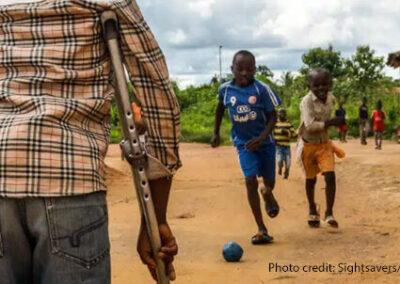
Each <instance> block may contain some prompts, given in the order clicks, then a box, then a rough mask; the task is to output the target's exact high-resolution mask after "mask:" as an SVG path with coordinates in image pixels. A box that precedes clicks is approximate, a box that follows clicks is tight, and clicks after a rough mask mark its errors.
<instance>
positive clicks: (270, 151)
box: [257, 144, 285, 218]
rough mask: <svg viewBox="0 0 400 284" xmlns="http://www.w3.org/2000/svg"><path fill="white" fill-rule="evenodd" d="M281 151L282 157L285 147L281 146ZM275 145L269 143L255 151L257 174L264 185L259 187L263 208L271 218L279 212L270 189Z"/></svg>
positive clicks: (273, 172) (272, 184)
mask: <svg viewBox="0 0 400 284" xmlns="http://www.w3.org/2000/svg"><path fill="white" fill-rule="evenodd" d="M281 150H282V151H281V153H282V155H283V157H282V158H283V159H284V158H285V157H284V153H285V151H284V150H285V149H284V147H282V148H281ZM274 153H275V145H274V144H269V145H267V146H264V147H262V148H261V149H259V150H258V151H257V155H258V160H259V168H258V176H262V177H263V181H264V185H263V187H262V188H261V194H262V196H263V199H264V202H265V209H266V211H267V214H268V216H270V217H271V218H274V217H276V216H277V215H278V214H279V205H278V202H277V201H276V200H275V197H274V195H273V194H272V190H273V189H274V187H275V165H276V163H275V161H274Z"/></svg>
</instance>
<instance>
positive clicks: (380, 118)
mask: <svg viewBox="0 0 400 284" xmlns="http://www.w3.org/2000/svg"><path fill="white" fill-rule="evenodd" d="M371 118H372V121H373V123H374V132H375V149H377V150H382V133H383V131H384V130H385V118H386V114H385V112H384V111H383V110H382V102H381V100H379V101H378V102H377V103H376V110H374V111H373V112H372V116H371Z"/></svg>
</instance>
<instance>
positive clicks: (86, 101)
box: [0, 0, 180, 197]
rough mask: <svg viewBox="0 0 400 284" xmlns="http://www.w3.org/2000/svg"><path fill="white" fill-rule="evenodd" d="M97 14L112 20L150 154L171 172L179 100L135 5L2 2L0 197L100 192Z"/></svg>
mask: <svg viewBox="0 0 400 284" xmlns="http://www.w3.org/2000/svg"><path fill="white" fill-rule="evenodd" d="M27 2H29V0H27ZM105 10H113V11H115V12H116V13H117V15H118V18H119V24H120V30H121V49H122V52H123V54H124V60H125V64H126V66H127V70H128V73H129V76H130V80H131V82H132V83H133V86H134V89H135V93H136V94H137V96H138V98H139V100H140V102H141V104H142V112H143V113H142V117H143V120H144V122H145V123H146V124H147V126H148V139H149V140H148V151H149V155H151V156H153V157H154V158H156V160H158V161H159V162H160V164H161V165H163V166H164V167H165V169H167V170H168V172H170V173H171V174H173V173H174V171H175V170H176V169H177V168H179V167H180V161H179V156H178V139H179V107H178V103H177V100H176V97H175V95H174V93H173V90H172V88H171V85H170V82H169V78H168V77H169V75H168V70H167V66H166V64H165V59H164V56H163V54H162V52H161V50H160V48H159V46H158V44H157V42H156V40H155V39H154V36H153V34H152V33H151V31H150V29H149V27H148V26H147V24H146V22H145V21H144V19H143V17H142V15H141V12H140V10H139V8H138V6H137V4H136V3H135V2H133V1H132V0H113V1H107V0H104V2H99V1H93V0H43V1H40V2H36V3H35V2H34V3H23V4H13V5H5V6H4V5H3V6H1V5H0V196H6V197H27V196H33V197H39V196H40V197H45V196H66V195H78V194H86V193H90V192H94V191H99V190H106V182H105V164H104V158H105V155H106V152H107V146H108V144H109V134H110V105H111V100H112V97H113V95H114V88H113V86H112V85H111V81H112V80H111V79H112V74H110V65H111V64H110V58H109V55H108V53H107V49H106V45H105V43H104V40H103V38H102V30H101V22H100V15H101V13H102V12H103V11H105ZM153 160H154V159H153Z"/></svg>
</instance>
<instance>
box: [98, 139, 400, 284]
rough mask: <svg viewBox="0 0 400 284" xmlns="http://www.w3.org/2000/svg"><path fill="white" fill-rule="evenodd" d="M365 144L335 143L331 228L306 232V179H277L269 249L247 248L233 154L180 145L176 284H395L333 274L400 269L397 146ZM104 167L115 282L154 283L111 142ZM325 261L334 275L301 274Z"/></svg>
mask: <svg viewBox="0 0 400 284" xmlns="http://www.w3.org/2000/svg"><path fill="white" fill-rule="evenodd" d="M371 142H372V141H370V143H369V145H368V146H366V147H361V146H360V145H359V143H358V141H351V142H349V143H347V144H341V145H340V146H341V147H342V148H343V149H344V150H345V151H346V153H347V157H346V159H345V160H342V161H338V164H337V170H336V172H337V177H338V178H337V183H338V190H337V199H336V204H335V209H336V211H335V216H336V217H337V219H338V221H339V222H340V228H339V229H338V230H334V229H329V228H327V227H325V226H322V227H321V228H320V229H309V228H308V227H307V223H306V216H307V203H306V196H305V193H304V189H303V183H304V181H303V177H302V173H301V171H300V169H299V167H298V166H297V165H296V164H294V165H293V167H292V172H291V176H290V179H289V180H288V181H285V180H282V179H281V178H280V177H279V178H278V179H277V186H276V191H275V192H276V193H275V194H276V197H277V199H278V201H279V202H280V205H281V213H280V215H279V216H278V217H277V218H276V219H274V220H271V219H266V220H267V226H268V228H269V230H270V233H271V234H272V235H273V236H274V238H275V240H276V241H275V243H274V244H272V245H268V246H252V245H251V244H250V236H251V235H252V234H254V233H255V232H256V226H255V222H254V221H253V217H252V215H251V211H250V208H249V205H248V203H247V200H246V193H245V186H244V182H243V177H242V174H241V171H240V169H239V165H238V161H237V156H236V153H235V150H234V148H233V147H221V148H218V149H211V148H210V147H209V146H207V145H202V144H183V145H182V147H181V156H182V160H183V163H184V167H183V168H182V169H181V170H180V171H179V172H178V174H177V175H176V177H175V179H174V183H173V191H172V194H171V199H170V200H171V201H170V207H169V220H170V225H171V227H172V228H173V230H174V232H175V234H176V237H177V239H178V242H179V249H180V251H179V256H178V257H177V259H176V262H175V263H176V270H177V275H178V279H177V281H176V282H175V283H177V284H179V283H182V284H192V283H193V284H196V283H199V284H200V283H218V284H220V283H223V284H225V283H246V284H247V283H316V282H320V283H330V282H336V283H357V282H361V281H363V282H365V283H400V272H398V273H389V274H388V273H383V272H380V273H371V272H369V273H353V274H349V273H339V270H340V269H341V268H340V267H339V266H338V265H339V263H347V265H352V264H354V262H357V264H364V265H367V264H369V265H396V268H397V269H399V267H397V266H399V265H400V258H399V257H398V256H399V254H400V241H399V240H400V214H399V212H400V145H397V144H390V143H389V142H386V143H385V144H384V145H383V150H382V151H376V150H374V149H373V147H372V145H371ZM106 163H107V165H108V167H109V170H108V185H109V195H108V201H109V206H110V209H109V211H110V234H111V243H112V275H113V276H112V277H113V283H114V284H120V283H121V284H122V283H124V284H125V283H129V284H130V283H140V284H142V283H144V284H145V283H153V282H152V281H151V280H150V277H149V275H148V272H147V269H146V268H145V267H144V266H143V265H142V264H141V263H140V260H139V258H138V256H137V253H136V249H135V245H136V235H137V230H138V224H139V212H138V209H137V200H136V197H135V194H134V190H133V188H132V181H131V176H130V170H129V168H128V167H127V166H126V164H125V163H124V162H122V161H121V158H120V153H119V148H118V146H116V145H112V146H111V147H110V150H109V153H108V156H107V160H106ZM323 187H324V184H323V182H322V178H320V179H319V181H318V184H317V190H316V199H317V200H318V203H320V204H321V205H322V212H323V210H324V208H325V196H324V189H323ZM230 240H234V241H236V242H238V243H239V244H240V245H241V246H242V247H243V249H244V256H243V258H242V261H241V262H240V263H226V262H225V261H224V260H223V259H222V256H221V250H222V246H223V244H224V243H226V242H228V241H230ZM269 263H277V264H279V265H281V266H283V265H290V264H292V265H297V266H298V267H299V269H300V271H299V272H275V271H271V272H270V271H269V270H268V266H269ZM323 263H327V264H332V265H335V266H336V269H335V272H334V273H329V272H314V273H310V272H304V271H303V266H304V265H321V264H323ZM282 268H283V269H284V267H282Z"/></svg>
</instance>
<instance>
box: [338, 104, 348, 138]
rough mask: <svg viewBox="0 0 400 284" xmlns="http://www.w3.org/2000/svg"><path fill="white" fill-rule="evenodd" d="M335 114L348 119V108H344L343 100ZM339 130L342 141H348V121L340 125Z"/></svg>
mask: <svg viewBox="0 0 400 284" xmlns="http://www.w3.org/2000/svg"><path fill="white" fill-rule="evenodd" d="M335 116H336V117H341V118H343V119H344V120H345V121H346V110H345V109H344V108H343V102H340V103H339V108H338V109H337V110H336V111H335ZM337 130H338V132H339V139H340V142H347V140H346V136H347V130H348V128H347V125H346V123H345V124H343V125H341V126H338V127H337Z"/></svg>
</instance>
